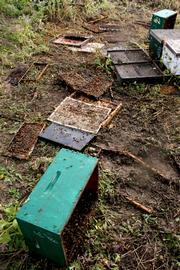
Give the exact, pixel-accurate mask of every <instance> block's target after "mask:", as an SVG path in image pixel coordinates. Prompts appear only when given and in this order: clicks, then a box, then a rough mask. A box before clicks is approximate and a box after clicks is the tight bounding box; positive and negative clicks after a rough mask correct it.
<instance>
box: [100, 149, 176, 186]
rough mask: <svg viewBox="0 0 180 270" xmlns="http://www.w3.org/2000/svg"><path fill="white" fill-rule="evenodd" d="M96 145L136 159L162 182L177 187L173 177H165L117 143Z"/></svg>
mask: <svg viewBox="0 0 180 270" xmlns="http://www.w3.org/2000/svg"><path fill="white" fill-rule="evenodd" d="M96 146H97V147H100V148H102V150H104V151H112V152H114V153H118V154H121V155H125V156H127V157H130V158H132V159H133V160H134V161H136V162H137V163H139V164H140V165H141V166H143V167H144V168H146V169H147V170H149V171H151V172H152V173H153V174H154V175H157V176H158V177H160V180H161V181H162V182H163V183H166V184H174V185H175V186H176V187H177V188H179V183H178V182H177V181H176V180H175V179H172V178H167V177H166V176H165V175H164V174H163V173H162V172H160V171H159V170H157V169H155V168H154V167H152V166H150V165H149V164H147V163H146V162H144V161H143V160H142V159H141V158H139V157H137V156H135V155H134V154H132V153H131V152H129V151H127V150H123V149H122V148H121V149H120V147H119V146H118V145H113V144H108V145H105V144H98V145H96Z"/></svg>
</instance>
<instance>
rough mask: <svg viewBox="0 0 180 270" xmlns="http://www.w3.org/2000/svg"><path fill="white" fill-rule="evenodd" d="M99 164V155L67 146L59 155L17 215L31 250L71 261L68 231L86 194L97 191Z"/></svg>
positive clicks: (57, 261)
mask: <svg viewBox="0 0 180 270" xmlns="http://www.w3.org/2000/svg"><path fill="white" fill-rule="evenodd" d="M97 164H98V159H97V158H95V157H91V156H87V155H85V154H82V153H79V152H75V151H70V150H67V149H62V150H61V151H60V152H59V153H58V154H57V155H56V157H55V158H54V160H53V162H52V163H51V165H50V166H49V167H48V169H47V170H46V172H45V173H44V175H43V176H42V177H41V179H40V181H39V182H38V184H37V185H36V187H35V188H34V189H33V191H32V193H31V194H30V196H29V197H28V199H27V200H26V202H25V203H24V204H23V206H22V207H21V208H20V210H19V211H18V213H17V215H16V218H17V221H18V224H19V226H20V229H21V231H22V233H23V235H24V238H25V241H26V243H27V245H28V247H29V249H30V251H33V252H35V253H37V254H40V255H42V256H44V257H47V258H49V259H51V260H52V261H54V262H56V263H57V264H58V265H60V266H65V265H67V263H68V258H67V257H68V254H66V253H67V248H66V243H65V240H64V239H67V238H68V235H64V234H65V233H64V232H65V231H67V230H66V227H67V226H68V224H69V222H70V220H71V216H72V214H73V213H74V212H75V211H76V208H77V205H78V204H79V202H80V201H81V198H82V197H83V196H82V195H83V194H85V193H86V194H90V193H92V194H96V195H97V187H98V167H97ZM85 198H86V197H85ZM80 229H81V228H79V230H80ZM74 237H75V238H76V235H74ZM68 249H69V247H68Z"/></svg>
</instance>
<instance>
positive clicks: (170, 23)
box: [150, 9, 177, 29]
mask: <svg viewBox="0 0 180 270" xmlns="http://www.w3.org/2000/svg"><path fill="white" fill-rule="evenodd" d="M176 17H177V12H176V11H173V10H170V9H163V10H160V11H158V12H155V13H153V15H152V20H151V27H150V28H151V29H173V28H174V25H175V22H176Z"/></svg>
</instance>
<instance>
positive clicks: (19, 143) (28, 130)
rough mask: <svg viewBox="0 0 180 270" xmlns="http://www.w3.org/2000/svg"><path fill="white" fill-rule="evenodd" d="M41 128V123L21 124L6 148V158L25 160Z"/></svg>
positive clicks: (42, 125)
mask: <svg viewBox="0 0 180 270" xmlns="http://www.w3.org/2000/svg"><path fill="white" fill-rule="evenodd" d="M43 127H44V124H42V123H23V124H22V126H21V127H20V129H19V130H18V132H17V133H16V135H15V136H14V138H13V139H12V141H11V143H10V145H9V147H8V153H7V154H8V156H11V157H16V158H19V159H26V160H27V159H28V158H29V156H30V155H31V153H32V151H33V149H34V146H35V144H36V142H37V139H38V136H39V134H40V132H41V131H42V130H43Z"/></svg>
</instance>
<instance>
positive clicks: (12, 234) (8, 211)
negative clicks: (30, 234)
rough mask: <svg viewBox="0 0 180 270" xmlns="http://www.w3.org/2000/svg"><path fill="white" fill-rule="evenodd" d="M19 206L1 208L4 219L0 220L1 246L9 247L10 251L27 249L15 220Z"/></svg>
mask: <svg viewBox="0 0 180 270" xmlns="http://www.w3.org/2000/svg"><path fill="white" fill-rule="evenodd" d="M17 208H18V205H9V206H4V207H2V206H0V209H1V212H3V216H4V218H3V219H1V220H0V244H1V245H2V244H4V245H7V244H8V249H9V251H14V250H17V249H25V243H24V240H23V236H22V234H21V231H20V229H19V227H18V224H17V221H16V219H15V215H16V211H17Z"/></svg>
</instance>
